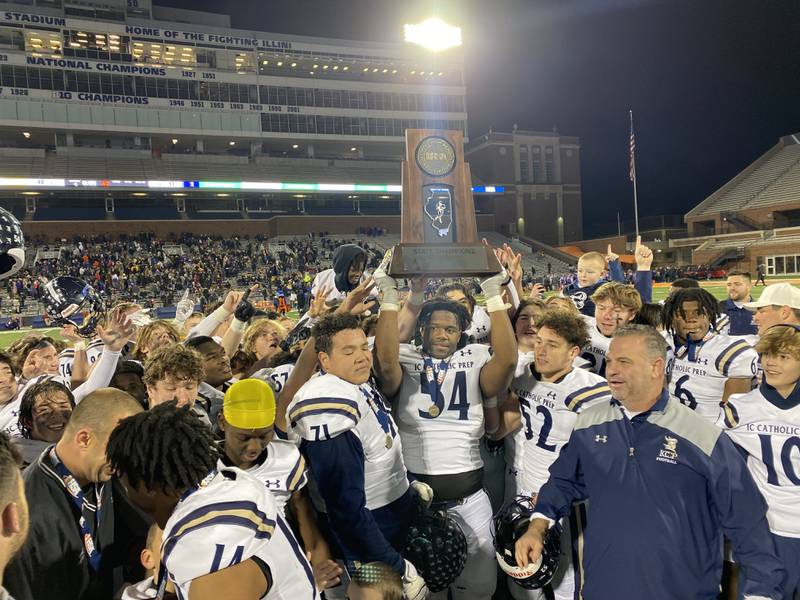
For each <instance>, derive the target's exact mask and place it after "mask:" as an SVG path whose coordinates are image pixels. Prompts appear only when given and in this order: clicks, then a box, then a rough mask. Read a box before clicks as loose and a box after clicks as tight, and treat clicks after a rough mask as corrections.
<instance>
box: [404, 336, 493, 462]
mask: <svg viewBox="0 0 800 600" xmlns="http://www.w3.org/2000/svg"><path fill="white" fill-rule="evenodd" d="M490 358H491V353H490V350H489V347H488V346H484V345H483V344H469V345H467V346H465V347H464V348H462V349H461V350H457V351H456V352H455V353H453V354H452V355H451V356H450V357H449V358H446V359H443V360H436V359H431V361H432V363H433V366H434V369H435V370H436V371H438V375H437V373H436V372H433V373H428V372H427V371H426V368H425V363H424V359H423V356H422V354H420V349H419V348H418V347H416V346H412V345H411V344H400V365H401V366H402V368H403V381H402V383H401V384H400V391H399V392H398V394H397V398H396V399H394V402H393V403H394V414H395V417H396V418H397V425H398V427H399V428H400V437H401V438H402V439H403V457H404V458H405V463H406V467H407V468H408V470H409V471H410V472H412V473H419V474H421V475H451V474H456V473H467V472H469V471H475V470H477V469H480V468H481V467H483V460H482V459H481V452H480V440H481V438H482V437H483V432H484V428H483V393H482V392H481V385H480V374H481V369H482V368H483V365H485V364H486V363H487V362H489V359H490ZM442 365H446V370H445V371H442V368H443V367H442ZM442 373H443V378H442V380H441V382H440V383H439V384H438V392H439V393H438V395H437V397H436V398H434V397H433V396H432V394H433V393H434V392H433V391H432V390H434V389H435V388H436V387H437V386H436V385H435V384H432V383H429V378H433V379H434V380H438V378H439V376H441V374H442Z"/></svg>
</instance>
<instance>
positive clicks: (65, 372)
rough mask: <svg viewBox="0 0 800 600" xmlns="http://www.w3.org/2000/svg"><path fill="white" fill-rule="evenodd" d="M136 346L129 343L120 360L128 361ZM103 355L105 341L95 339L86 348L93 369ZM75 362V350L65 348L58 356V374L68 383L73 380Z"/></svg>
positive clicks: (123, 349)
mask: <svg viewBox="0 0 800 600" xmlns="http://www.w3.org/2000/svg"><path fill="white" fill-rule="evenodd" d="M135 346H136V343H135V342H128V343H127V344H125V346H124V347H123V348H122V351H121V352H120V360H127V359H128V357H129V356H130V353H131V352H132V351H133V348H134V347H135ZM101 354H103V340H101V339H100V338H95V339H93V340H92V341H91V342H89V345H88V346H86V360H88V361H89V366H90V367H91V366H92V365H93V364H94V363H96V362H97V359H99V358H100V355H101ZM74 360H75V349H74V348H65V349H64V350H62V351H61V352H60V353H59V355H58V372H59V374H60V375H61V377H63V378H64V379H66V380H67V381H69V380H70V379H72V363H73V361H74Z"/></svg>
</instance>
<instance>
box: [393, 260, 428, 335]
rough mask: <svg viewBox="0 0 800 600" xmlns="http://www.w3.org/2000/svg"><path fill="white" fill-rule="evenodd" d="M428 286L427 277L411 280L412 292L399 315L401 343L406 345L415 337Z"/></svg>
mask: <svg viewBox="0 0 800 600" xmlns="http://www.w3.org/2000/svg"><path fill="white" fill-rule="evenodd" d="M427 285H428V278H427V277H425V276H422V275H421V276H419V277H414V278H412V279H411V292H410V293H409V294H408V296H406V301H405V302H404V303H403V307H402V308H401V309H400V313H399V314H398V315H397V331H398V336H399V339H400V342H401V343H403V344H405V343H407V342H408V341H409V340H410V339H411V338H413V337H414V331H415V330H416V327H417V319H418V318H419V313H420V312H421V311H422V305H423V304H424V303H425V286H427Z"/></svg>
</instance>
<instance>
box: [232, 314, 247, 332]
mask: <svg viewBox="0 0 800 600" xmlns="http://www.w3.org/2000/svg"><path fill="white" fill-rule="evenodd" d="M229 329H231V330H232V331H233V332H235V333H243V332H244V330H245V329H247V322H246V321H240V320H239V319H237V318H236V317H234V318H233V323H231V326H230V327H229Z"/></svg>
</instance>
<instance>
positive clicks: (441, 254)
mask: <svg viewBox="0 0 800 600" xmlns="http://www.w3.org/2000/svg"><path fill="white" fill-rule="evenodd" d="M501 269H502V267H501V266H500V262H499V261H498V260H497V257H496V256H495V255H494V252H493V251H492V249H491V248H488V247H486V246H484V245H483V244H480V243H478V244H475V243H473V244H402V243H401V244H398V245H396V246H395V247H394V248H392V260H391V262H390V264H389V275H391V276H392V277H405V278H410V277H414V276H416V275H427V276H429V277H473V276H484V275H493V274H495V273H499V272H500V271H501Z"/></svg>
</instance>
